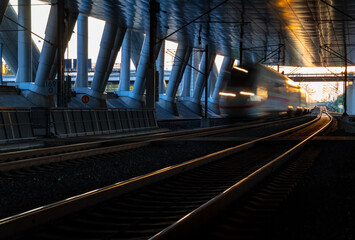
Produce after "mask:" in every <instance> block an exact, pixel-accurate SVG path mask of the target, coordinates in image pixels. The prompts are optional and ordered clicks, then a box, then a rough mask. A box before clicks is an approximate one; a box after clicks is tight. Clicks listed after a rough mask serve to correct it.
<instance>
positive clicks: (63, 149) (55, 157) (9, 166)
mask: <svg viewBox="0 0 355 240" xmlns="http://www.w3.org/2000/svg"><path fill="white" fill-rule="evenodd" d="M287 120H289V119H286V120H281V121H280V120H279V121H272V122H268V123H256V124H251V125H246V126H218V127H212V128H208V129H194V130H188V131H181V132H168V133H155V134H153V135H149V136H136V137H134V138H147V137H149V138H152V137H155V139H152V140H143V141H139V142H136V143H128V144H121V145H112V144H114V143H116V142H117V139H109V140H100V141H95V142H88V143H76V144H71V145H65V146H55V147H49V148H40V149H31V150H25V151H20V152H10V153H1V154H0V171H9V170H15V169H19V168H26V167H31V166H38V165H42V164H49V163H54V162H62V161H68V160H72V159H78V158H83V157H91V156H97V155H100V154H104V153H111V152H118V151H123V150H129V149H134V148H141V147H145V146H148V145H149V144H151V143H152V142H154V141H161V140H166V139H171V138H174V139H177V138H179V137H192V136H193V137H200V136H206V135H214V134H221V133H225V132H229V131H237V130H243V129H249V128H255V127H260V126H264V125H271V124H275V123H280V122H284V121H287ZM130 139H132V138H128V139H127V140H130ZM104 144H110V145H112V146H107V147H106V146H103V145H104ZM43 155H45V156H43Z"/></svg>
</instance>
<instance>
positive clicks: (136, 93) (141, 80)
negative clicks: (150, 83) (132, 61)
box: [129, 36, 149, 101]
mask: <svg viewBox="0 0 355 240" xmlns="http://www.w3.org/2000/svg"><path fill="white" fill-rule="evenodd" d="M148 62H149V36H146V37H145V38H144V42H143V47H142V52H141V57H140V59H139V64H138V67H137V74H136V81H135V83H134V87H133V91H132V92H131V93H130V94H129V96H130V97H131V98H133V99H135V100H137V101H143V99H142V97H143V93H144V90H145V77H146V76H145V75H146V72H147V69H148Z"/></svg>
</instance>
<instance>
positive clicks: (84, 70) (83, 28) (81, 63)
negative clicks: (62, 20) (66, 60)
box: [75, 14, 88, 88]
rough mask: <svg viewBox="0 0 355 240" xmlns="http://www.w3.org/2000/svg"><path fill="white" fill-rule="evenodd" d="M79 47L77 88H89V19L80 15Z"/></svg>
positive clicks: (78, 25) (78, 24)
mask: <svg viewBox="0 0 355 240" xmlns="http://www.w3.org/2000/svg"><path fill="white" fill-rule="evenodd" d="M77 28H78V30H77V31H78V38H77V41H78V44H77V45H78V46H77V55H78V56H77V57H78V63H77V76H76V81H75V87H76V88H87V87H88V17H87V16H85V15H83V14H79V17H78V23H77Z"/></svg>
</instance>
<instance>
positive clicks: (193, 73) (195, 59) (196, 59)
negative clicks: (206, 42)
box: [190, 49, 202, 96]
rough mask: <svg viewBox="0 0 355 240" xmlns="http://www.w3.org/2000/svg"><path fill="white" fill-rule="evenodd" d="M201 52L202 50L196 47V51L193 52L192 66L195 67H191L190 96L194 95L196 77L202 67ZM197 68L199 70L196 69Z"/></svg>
mask: <svg viewBox="0 0 355 240" xmlns="http://www.w3.org/2000/svg"><path fill="white" fill-rule="evenodd" d="M201 55H202V54H201V52H200V50H197V49H194V51H193V52H192V57H191V58H192V60H191V61H192V64H191V65H192V66H193V67H194V68H193V69H191V87H190V96H192V95H193V91H194V89H195V85H196V79H197V75H198V70H199V69H200V62H201ZM195 69H197V70H195Z"/></svg>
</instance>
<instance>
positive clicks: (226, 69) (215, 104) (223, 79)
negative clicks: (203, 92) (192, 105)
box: [209, 56, 234, 113]
mask: <svg viewBox="0 0 355 240" xmlns="http://www.w3.org/2000/svg"><path fill="white" fill-rule="evenodd" d="M233 63H234V59H233V58H231V57H226V56H225V57H224V58H223V63H222V66H221V70H220V71H219V74H218V77H217V81H216V85H215V87H214V90H213V94H212V98H210V99H209V102H210V103H211V104H209V108H210V109H211V110H212V111H213V112H215V113H219V92H220V91H222V90H223V88H224V87H225V85H226V84H227V81H228V78H229V77H230V72H231V69H232V66H233Z"/></svg>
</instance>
